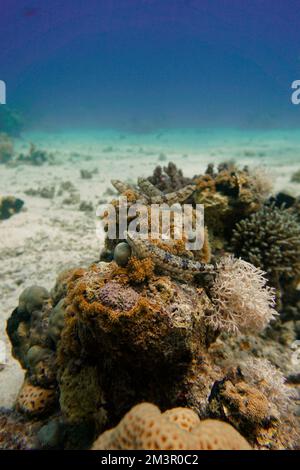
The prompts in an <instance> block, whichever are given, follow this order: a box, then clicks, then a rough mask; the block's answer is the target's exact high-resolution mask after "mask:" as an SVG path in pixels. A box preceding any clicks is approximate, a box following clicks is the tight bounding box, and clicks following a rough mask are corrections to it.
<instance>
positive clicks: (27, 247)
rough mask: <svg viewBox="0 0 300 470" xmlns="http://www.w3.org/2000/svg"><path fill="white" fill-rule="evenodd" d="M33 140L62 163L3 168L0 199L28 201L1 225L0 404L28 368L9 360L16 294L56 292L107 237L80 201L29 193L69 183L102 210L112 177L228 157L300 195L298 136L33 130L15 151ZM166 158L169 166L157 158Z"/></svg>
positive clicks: (6, 402) (192, 169)
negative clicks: (64, 273) (2, 355)
mask: <svg viewBox="0 0 300 470" xmlns="http://www.w3.org/2000/svg"><path fill="white" fill-rule="evenodd" d="M30 141H33V142H34V143H36V144H37V146H38V147H39V148H42V149H45V150H48V151H51V152H53V153H54V155H55V160H56V163H55V164H54V165H48V164H45V165H43V166H41V167H34V166H29V165H19V166H17V167H15V168H12V167H11V168H10V167H6V166H4V165H1V167H0V194H1V195H14V196H16V197H20V198H21V199H24V201H25V209H24V210H23V211H22V212H21V213H19V214H17V215H15V216H13V217H11V218H10V219H8V220H5V221H0V262H1V269H0V298H1V307H0V340H2V341H4V342H5V346H6V351H7V363H6V365H5V366H4V367H3V369H2V370H1V369H0V406H11V405H12V403H13V401H14V400H15V397H16V394H17V392H18V389H19V387H20V385H21V383H22V380H23V371H22V370H21V368H20V366H19V364H18V363H17V362H16V361H15V360H14V359H12V357H11V354H10V344H9V341H8V339H7V337H6V334H5V328H6V320H7V318H8V317H9V315H10V314H11V312H12V310H13V309H14V308H15V307H16V306H17V302H18V296H19V295H20V293H21V292H22V290H23V289H24V288H25V287H28V286H30V285H33V284H39V285H42V286H44V287H46V288H47V289H51V288H52V287H53V285H54V282H55V279H56V276H57V274H58V273H59V272H60V271H61V270H63V269H65V268H66V267H69V266H74V265H83V266H84V265H87V264H89V263H90V262H91V261H94V260H97V259H98V257H99V252H100V249H101V244H102V240H103V237H102V240H101V239H99V238H97V236H96V232H95V222H96V217H95V212H94V211H93V212H81V211H79V203H76V204H74V205H66V204H64V203H63V199H64V198H65V197H67V196H68V193H65V194H63V195H62V196H57V197H54V198H53V199H45V198H42V197H40V196H29V195H27V194H26V193H25V191H26V190H28V189H37V188H39V187H49V186H53V185H54V186H55V187H56V190H57V189H58V187H59V185H60V183H61V182H65V181H71V182H72V183H73V184H74V185H75V186H76V188H77V191H78V193H79V194H80V199H81V201H91V202H92V203H93V205H94V207H96V206H97V204H98V202H99V200H103V199H105V200H110V198H111V196H108V195H105V191H106V189H107V188H108V187H110V179H111V178H119V179H123V180H125V179H126V180H132V181H135V180H136V177H137V176H149V175H150V174H151V173H152V171H153V169H154V167H155V166H156V165H157V164H161V165H165V164H166V163H167V162H168V161H174V162H175V163H176V164H177V165H178V167H180V168H182V169H183V170H184V174H185V175H187V176H192V175H193V174H195V173H201V172H203V170H204V169H205V167H206V165H207V163H208V162H216V163H219V162H221V161H224V160H226V159H229V158H234V159H235V160H236V161H237V162H240V163H241V164H242V165H244V164H249V165H251V166H257V165H264V166H265V167H266V168H267V169H268V173H269V175H270V177H271V178H272V179H273V182H274V187H275V189H276V190H279V189H283V188H284V189H286V188H289V190H290V191H292V192H294V193H295V192H297V191H298V192H299V188H300V186H299V185H296V184H291V183H289V180H290V175H291V174H292V173H293V172H294V171H296V169H299V167H300V139H299V136H298V134H295V133H291V134H288V133H287V132H282V133H273V132H270V133H260V134H255V133H251V134H249V133H246V132H245V133H236V132H232V131H226V132H223V131H222V132H219V133H217V132H216V131H210V132H209V131H206V132H202V133H199V132H198V133H195V132H194V133H193V132H188V131H180V132H179V131H176V132H169V133H167V132H163V133H156V134H155V135H154V134H152V135H147V136H145V135H144V136H143V135H124V134H122V135H121V134H120V133H116V132H107V131H106V132H102V133H96V132H90V133H86V132H85V133H65V134H57V135H47V134H37V133H35V134H33V133H32V134H27V135H25V136H24V137H23V139H22V140H20V141H18V142H17V148H16V150H17V151H25V150H26V149H27V148H28V143H29V142H30ZM161 153H163V154H164V155H165V156H166V157H167V160H166V161H159V155H160V154H161ZM80 169H88V170H94V169H97V170H98V173H96V172H95V173H94V175H93V178H92V179H88V180H85V179H82V178H81V177H80ZM0 351H1V348H0ZM0 368H1V365H0Z"/></svg>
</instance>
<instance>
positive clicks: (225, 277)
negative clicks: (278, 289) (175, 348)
mask: <svg viewBox="0 0 300 470" xmlns="http://www.w3.org/2000/svg"><path fill="white" fill-rule="evenodd" d="M217 272H218V274H217V276H216V279H215V282H214V283H213V285H212V288H211V292H210V295H211V299H212V301H213V304H214V310H213V311H212V312H211V313H210V314H209V315H208V316H207V318H206V321H207V323H208V324H209V325H210V326H211V327H212V328H213V329H216V330H222V331H226V332H228V333H238V332H246V331H247V332H249V331H252V332H258V331H261V330H263V329H264V328H265V327H266V326H267V325H268V323H269V322H270V321H271V320H272V319H273V318H274V315H276V312H275V310H274V308H273V307H274V292H273V290H272V289H271V288H269V287H268V286H266V282H267V281H266V279H265V277H264V273H263V271H261V270H260V269H258V268H256V267H255V266H253V265H252V264H250V263H247V262H246V261H243V260H241V259H235V258H233V257H231V256H228V257H226V258H223V259H222V260H221V261H220V262H219V263H218V264H217Z"/></svg>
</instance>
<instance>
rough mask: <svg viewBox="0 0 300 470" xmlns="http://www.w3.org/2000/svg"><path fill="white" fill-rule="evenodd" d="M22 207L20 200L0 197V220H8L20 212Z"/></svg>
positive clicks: (11, 197) (22, 202) (12, 197)
mask: <svg viewBox="0 0 300 470" xmlns="http://www.w3.org/2000/svg"><path fill="white" fill-rule="evenodd" d="M23 205H24V201H22V199H19V198H16V197H14V196H0V220H4V219H9V218H10V217H11V216H12V215H14V214H17V213H18V212H20V210H21V209H22V207H23Z"/></svg>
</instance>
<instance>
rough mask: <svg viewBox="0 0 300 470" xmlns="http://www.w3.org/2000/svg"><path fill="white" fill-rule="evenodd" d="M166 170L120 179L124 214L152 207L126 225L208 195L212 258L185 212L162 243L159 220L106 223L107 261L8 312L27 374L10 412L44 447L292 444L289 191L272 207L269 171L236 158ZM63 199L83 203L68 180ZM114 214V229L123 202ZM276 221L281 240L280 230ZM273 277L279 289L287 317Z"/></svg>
mask: <svg viewBox="0 0 300 470" xmlns="http://www.w3.org/2000/svg"><path fill="white" fill-rule="evenodd" d="M164 171H165V173H163V172H162V171H160V172H159V171H158V170H157V169H156V171H155V175H156V177H157V179H156V180H155V179H151V178H149V179H143V178H139V179H138V181H137V184H136V185H133V184H128V183H124V182H122V181H118V180H115V181H113V185H114V187H115V188H116V190H117V191H118V193H119V194H121V195H122V196H126V198H127V201H128V206H129V209H131V208H132V207H133V206H134V204H135V203H137V202H141V203H142V204H144V206H146V214H144V215H143V217H141V218H139V220H138V217H137V214H136V213H133V212H128V213H126V215H125V219H126V217H127V222H130V221H133V222H135V223H136V225H139V224H140V226H141V225H143V224H144V221H145V219H146V218H147V217H148V216H149V210H150V205H151V204H152V203H155V204H162V203H167V204H173V203H176V204H177V207H180V206H181V205H182V204H184V203H185V202H186V201H189V200H192V201H193V203H192V215H193V217H194V216H195V212H194V211H195V204H196V203H197V202H202V203H204V205H205V208H206V209H207V212H208V218H207V219H205V220H206V225H207V227H206V228H205V230H204V236H203V240H202V241H203V247H202V249H201V250H192V249H189V248H188V245H187V244H186V242H187V241H190V238H191V235H185V234H184V235H183V236H182V237H181V238H180V239H175V237H174V234H175V232H176V228H177V227H176V224H175V222H174V219H175V216H174V214H175V209H174V211H173V212H172V218H171V225H170V235H171V236H170V239H168V238H167V237H165V236H164V235H165V233H160V229H161V226H160V224H159V230H158V232H159V233H158V237H155V236H154V235H157V233H155V234H154V233H152V231H150V229H151V228H153V227H151V224H150V226H149V227H148V237H146V238H144V237H143V236H141V234H139V231H138V230H137V232H134V231H130V230H126V229H124V230H123V232H122V233H121V234H119V235H118V236H117V237H116V239H110V238H109V237H108V234H107V228H108V222H109V220H108V218H109V214H107V213H106V214H104V215H103V218H104V222H105V224H104V229H105V230H106V240H105V248H104V251H103V252H102V255H101V261H100V262H97V263H94V264H92V265H90V266H88V267H86V268H76V267H75V268H72V269H69V270H66V271H64V272H62V273H61V274H60V275H59V276H58V278H57V281H56V283H55V286H54V287H53V289H52V290H51V291H50V292H48V291H47V290H46V289H44V288H42V287H39V286H32V287H29V288H27V289H25V291H24V292H23V293H22V294H21V296H20V298H19V305H18V306H17V307H16V308H15V310H14V311H13V312H12V314H11V317H10V318H9V319H8V322H7V333H8V336H9V338H10V341H11V343H12V352H13V355H14V357H15V358H16V359H17V360H18V361H19V362H20V364H21V365H22V367H23V368H24V369H25V380H24V384H23V386H22V389H21V391H20V393H19V395H18V398H17V400H16V405H15V409H14V411H13V413H17V411H18V413H20V414H21V415H22V418H19V414H17V416H18V420H19V419H24V420H25V421H26V422H28V423H32V422H37V423H38V426H37V429H36V437H37V442H36V444H35V446H36V448H39V447H41V448H43V449H74V448H76V449H78V448H79V449H82V448H90V447H91V446H92V444H93V442H94V444H93V448H94V449H130V448H132V449H249V448H250V446H251V447H253V448H256V449H294V448H297V447H299V435H298V434H299V422H298V421H297V418H296V411H295V406H294V405H295V403H296V400H297V398H296V395H295V394H293V393H292V392H291V391H290V390H291V388H293V389H296V388H297V386H298V383H299V373H298V372H297V370H296V368H297V367H296V366H295V364H294V362H295V350H294V349H293V347H294V346H293V345H295V344H296V343H295V341H296V339H297V334H298V336H299V331H300V326H299V311H300V297H299V288H298V284H299V272H298V268H299V243H298V242H299V231H298V230H299V222H298V219H297V215H296V212H297V209H296V207H297V206H296V199H295V200H294V201H292V202H291V205H290V206H289V207H286V208H283V207H281V205H280V204H279V202H278V204H277V202H276V201H277V199H276V198H277V196H278V195H277V196H275V198H274V199H269V200H267V198H268V195H269V191H270V188H269V186H268V185H267V184H266V183H265V180H264V179H263V176H262V174H261V173H255V172H250V171H249V169H247V168H244V169H243V170H240V169H238V168H237V167H236V165H234V164H233V163H230V162H229V163H226V164H223V165H221V166H219V168H218V169H217V170H215V169H214V167H213V165H210V166H209V167H208V169H207V171H206V174H205V175H202V176H197V177H194V178H193V179H186V178H184V177H183V175H182V172H180V170H177V168H176V167H174V166H173V165H172V164H169V166H168V167H167V168H166V169H165V170H164ZM164 175H165V176H166V179H164V178H163V176H164ZM153 177H154V176H153ZM66 191H67V192H68V193H69V194H70V197H71V195H72V194H73V195H74V194H75V195H76V194H77V193H76V188H75V189H74V185H73V183H71V182H65V183H63V184H62V185H61V187H60V188H59V192H60V193H61V195H62V196H63V195H64V193H65V192H66ZM280 198H281V199H282V196H280ZM280 198H279V199H278V201H279V200H281V199H280ZM112 207H114V209H115V212H116V215H117V224H119V217H120V211H121V209H122V208H123V207H122V201H120V199H119V200H116V199H115V200H113V201H112ZM274 213H275V217H274ZM262 217H265V219H263V221H262ZM276 217H278V220H279V221H280V223H281V224H283V225H285V232H284V230H283V229H282V228H280V227H279V228H278V227H277V231H275V225H276V223H274V225H272V223H271V220H273V219H275V222H276V220H277V219H276ZM264 220H267V222H266V223H265V222H264ZM253 221H255V223H254V222H253ZM257 221H260V222H257ZM247 224H249V227H248V225H247ZM254 225H255V226H254ZM234 226H235V227H236V230H235V232H234V235H233V237H232V230H233V228H234ZM239 227H241V228H239ZM245 227H246V228H245ZM219 229H220V230H219ZM247 230H248V232H247ZM267 232H268V235H267V238H266V239H265V240H264V241H262V240H261V239H260V237H261V236H263V235H262V234H265V233H267ZM146 234H147V232H146ZM172 237H173V238H172ZM244 245H245V246H246V247H247V248H243V247H244ZM252 246H253V247H257V246H258V247H259V250H257V249H256V248H254V249H253V250H252V248H251V247H252ZM240 247H242V248H240ZM269 247H270V250H272V249H273V247H275V248H274V249H275V251H274V256H273V257H272V256H271V255H270V254H269V253H268V250H269ZM276 247H277V248H276ZM279 247H280V249H279ZM248 248H249V249H248ZM235 250H236V254H237V255H240V256H241V257H242V258H245V259H238V258H235V257H233V256H232V255H231V254H230V252H231V253H232V252H234V251H235ZM243 250H244V251H243ZM240 251H241V252H240ZM253 253H254V254H253ZM252 254H253V256H254V255H255V256H256V258H255V257H254V258H253V260H252V259H249V257H250V256H252ZM260 254H261V258H260V257H259V256H260ZM104 260H105V262H104ZM251 263H252V264H251ZM268 263H269V264H268ZM266 273H267V274H266ZM278 273H279V274H278ZM276 276H277V277H276ZM267 278H269V280H271V281H272V283H273V285H274V284H275V283H274V278H276V279H277V280H279V282H280V285H279V287H280V289H281V294H282V305H283V308H282V309H281V317H280V316H279V315H277V313H276V311H275V309H274V298H275V289H274V287H269V286H268V283H267ZM275 287H276V288H278V285H275ZM297 293H298V295H297ZM298 304H299V305H298ZM297 328H298V330H297ZM297 331H298V333H297ZM266 359H268V361H269V362H268V361H267V360H266ZM16 410H17V411H16ZM160 410H162V412H161V411H160ZM13 423H14V421H13ZM0 429H1V428H0ZM1 432H2V431H1V430H0V436H1ZM18 432H19V431H18ZM17 435H18V434H17ZM97 436H98V437H97ZM21 437H23V436H22V435H20V439H21ZM9 439H10V437H9ZM18 439H19V438H18ZM26 439H27V437H26V438H25V441H26ZM30 439H31V435H30ZM20 442H21V441H20ZM30 442H31V441H30ZM13 445H14V444H12V447H13ZM16 445H19V444H16ZM20 446H21V447H22V446H24V448H26V446H27V441H26V442H25V443H24V444H23V441H22V442H21V444H20Z"/></svg>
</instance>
